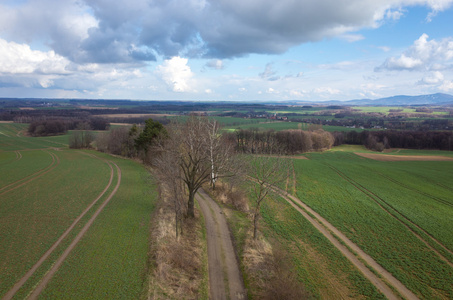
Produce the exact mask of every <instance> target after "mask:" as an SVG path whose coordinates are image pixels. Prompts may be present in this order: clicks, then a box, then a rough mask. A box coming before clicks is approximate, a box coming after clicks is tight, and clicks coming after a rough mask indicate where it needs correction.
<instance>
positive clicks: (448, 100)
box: [322, 93, 453, 106]
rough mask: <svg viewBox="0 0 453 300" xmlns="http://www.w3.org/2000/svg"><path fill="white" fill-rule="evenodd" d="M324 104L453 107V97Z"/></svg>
mask: <svg viewBox="0 0 453 300" xmlns="http://www.w3.org/2000/svg"><path fill="white" fill-rule="evenodd" d="M322 104H328V105H377V106H380V105H385V106H406V105H453V96H452V95H448V94H442V93H437V94H431V95H420V96H404V95H400V96H393V97H388V98H380V99H375V100H371V99H359V100H349V101H337V100H334V101H326V102H322Z"/></svg>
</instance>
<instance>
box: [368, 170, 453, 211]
mask: <svg viewBox="0 0 453 300" xmlns="http://www.w3.org/2000/svg"><path fill="white" fill-rule="evenodd" d="M375 173H376V174H378V175H380V176H382V177H384V178H385V179H387V180H389V181H391V182H393V183H395V184H397V185H399V186H401V187H403V188H406V189H408V190H410V191H413V192H416V193H417V194H420V195H422V196H425V197H428V198H431V199H433V200H435V201H437V202H439V203H442V204H445V205H447V206H451V207H453V203H451V202H449V201H447V200H445V199H442V198H438V197H436V196H433V195H431V194H428V193H425V192H423V191H420V190H418V189H416V188H413V187H411V186H409V185H407V184H404V183H402V182H400V181H398V180H396V179H394V178H392V177H389V176H387V175H384V174H382V173H379V172H375Z"/></svg>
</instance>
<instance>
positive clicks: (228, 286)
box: [196, 189, 247, 300]
mask: <svg viewBox="0 0 453 300" xmlns="http://www.w3.org/2000/svg"><path fill="white" fill-rule="evenodd" d="M196 199H197V201H198V203H199V205H200V208H201V211H202V213H203V216H204V218H205V222H206V231H207V242H208V268H209V298H210V299H216V300H217V299H246V298H247V293H246V291H245V288H244V283H243V281H242V275H241V272H240V270H239V264H238V261H237V259H236V254H235V252H234V247H233V242H232V240H231V235H230V230H229V228H228V225H227V222H226V218H225V215H224V214H223V212H222V209H221V208H220V206H219V205H218V204H217V203H216V202H215V201H214V200H212V198H211V197H210V196H209V195H207V194H206V193H205V192H204V191H203V190H201V189H200V190H199V191H198V194H197V196H196Z"/></svg>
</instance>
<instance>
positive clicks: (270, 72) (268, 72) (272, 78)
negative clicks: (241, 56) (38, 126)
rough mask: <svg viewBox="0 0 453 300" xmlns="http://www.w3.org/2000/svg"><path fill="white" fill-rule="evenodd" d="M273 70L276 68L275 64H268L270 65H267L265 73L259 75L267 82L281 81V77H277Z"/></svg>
mask: <svg viewBox="0 0 453 300" xmlns="http://www.w3.org/2000/svg"><path fill="white" fill-rule="evenodd" d="M273 68H274V64H273V63H268V64H266V67H265V68H264V72H262V73H259V74H258V75H259V76H260V77H261V78H263V79H265V80H269V81H276V80H279V79H280V76H276V74H277V71H275V70H274V69H273Z"/></svg>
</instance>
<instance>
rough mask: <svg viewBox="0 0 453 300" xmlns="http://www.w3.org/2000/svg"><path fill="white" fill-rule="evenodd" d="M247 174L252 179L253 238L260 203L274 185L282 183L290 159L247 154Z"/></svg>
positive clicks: (255, 234)
mask: <svg viewBox="0 0 453 300" xmlns="http://www.w3.org/2000/svg"><path fill="white" fill-rule="evenodd" d="M248 161H249V168H248V169H249V172H248V174H249V176H250V177H251V181H252V194H253V197H252V199H253V200H252V202H253V206H254V207H253V209H252V219H253V238H254V239H256V237H257V230H258V222H259V219H260V217H261V205H262V204H263V202H264V201H265V200H266V198H267V197H268V195H269V193H271V192H272V191H273V187H274V186H278V185H279V184H281V183H283V182H284V181H285V180H286V178H287V176H288V173H287V172H288V170H289V168H290V160H289V159H287V158H283V157H280V156H277V157H276V156H256V155H250V156H249V159H248Z"/></svg>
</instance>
